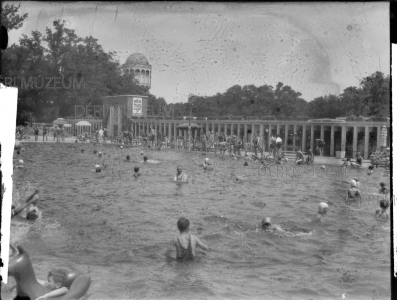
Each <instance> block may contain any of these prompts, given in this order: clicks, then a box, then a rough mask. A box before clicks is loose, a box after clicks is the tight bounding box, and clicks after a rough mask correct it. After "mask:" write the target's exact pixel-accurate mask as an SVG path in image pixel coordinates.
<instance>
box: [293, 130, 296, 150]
mask: <svg viewBox="0 0 397 300" xmlns="http://www.w3.org/2000/svg"><path fill="white" fill-rule="evenodd" d="M295 140H296V124H294V135H293V138H292V147H294V150H295V145H296V142H295Z"/></svg>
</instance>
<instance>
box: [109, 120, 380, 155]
mask: <svg viewBox="0 0 397 300" xmlns="http://www.w3.org/2000/svg"><path fill="white" fill-rule="evenodd" d="M111 115H112V114H111ZM167 124H168V126H167ZM179 124H180V123H179V122H158V121H138V122H134V125H133V128H132V129H133V130H134V132H135V134H137V135H141V134H142V133H144V132H148V131H149V129H150V128H151V129H154V130H155V132H156V133H157V132H158V131H159V132H161V134H162V135H163V136H166V135H167V136H174V137H176V136H181V135H182V134H183V131H182V130H179V132H178V131H177V126H178V125H179ZM222 124H223V126H224V128H223V133H224V134H227V131H228V129H229V128H230V133H231V134H234V132H235V131H234V129H237V133H240V130H241V129H242V128H243V130H244V134H243V142H244V143H246V142H251V143H252V141H253V138H254V134H255V133H258V135H259V137H262V138H263V137H265V126H266V127H268V128H267V130H266V131H267V142H268V143H269V141H270V138H271V137H272V131H273V129H275V130H276V136H280V132H281V129H284V130H285V133H284V137H282V136H280V137H281V138H282V139H283V144H284V145H285V143H286V141H287V140H288V137H289V128H290V126H291V127H292V129H293V135H294V137H295V136H296V135H297V128H298V126H299V127H302V139H301V143H300V145H298V144H297V143H296V139H295V138H293V139H292V140H293V145H292V146H293V148H294V149H295V148H296V147H299V148H301V149H302V150H303V151H305V150H306V147H307V146H308V145H306V142H307V130H308V129H310V148H311V149H314V147H315V139H314V126H318V127H320V139H322V140H324V127H325V126H327V127H330V128H331V135H330V156H334V155H335V141H334V138H335V126H336V127H341V150H342V151H343V149H346V133H347V127H349V128H350V127H352V128H353V152H354V153H356V152H357V140H358V127H364V128H365V132H364V153H363V154H364V158H368V156H369V152H368V145H369V128H370V127H376V128H377V148H380V146H381V128H382V126H381V125H376V126H358V125H357V126H348V125H314V124H310V125H307V124H286V125H283V124H241V123H237V124H225V123H198V125H200V126H202V127H203V128H202V129H204V131H205V132H206V131H213V132H218V133H219V132H222V130H221V127H222ZM172 125H174V127H173V129H174V130H172ZM159 126H160V130H161V131H160V130H158V128H159ZM249 126H250V127H251V136H250V141H248V127H249ZM167 127H168V131H167ZM193 134H194V136H195V137H197V135H198V130H194V133H193Z"/></svg>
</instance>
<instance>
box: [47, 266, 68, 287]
mask: <svg viewBox="0 0 397 300" xmlns="http://www.w3.org/2000/svg"><path fill="white" fill-rule="evenodd" d="M49 277H52V278H53V280H54V282H55V283H60V284H61V287H62V286H64V284H65V282H66V280H67V278H68V276H67V274H66V272H65V271H64V270H61V269H55V270H52V271H50V272H49V273H48V276H47V278H49Z"/></svg>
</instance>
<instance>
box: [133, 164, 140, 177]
mask: <svg viewBox="0 0 397 300" xmlns="http://www.w3.org/2000/svg"><path fill="white" fill-rule="evenodd" d="M139 176H141V173H139V168H138V167H134V177H135V178H138V177H139Z"/></svg>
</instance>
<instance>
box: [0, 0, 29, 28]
mask: <svg viewBox="0 0 397 300" xmlns="http://www.w3.org/2000/svg"><path fill="white" fill-rule="evenodd" d="M20 6H21V5H18V6H14V4H11V5H10V4H6V5H5V6H4V7H2V9H1V19H0V20H1V25H3V26H4V27H5V28H7V30H8V31H10V30H14V29H19V28H21V27H22V25H23V21H24V20H25V19H26V18H27V17H28V14H24V15H22V16H20V15H19V14H18V11H19V8H20Z"/></svg>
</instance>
